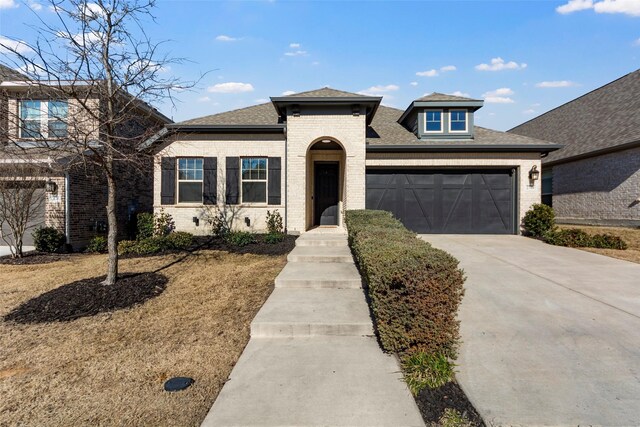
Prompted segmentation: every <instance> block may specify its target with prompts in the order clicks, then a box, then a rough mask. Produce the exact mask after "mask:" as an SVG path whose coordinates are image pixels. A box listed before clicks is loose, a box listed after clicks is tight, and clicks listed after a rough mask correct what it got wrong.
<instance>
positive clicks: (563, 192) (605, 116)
mask: <svg viewBox="0 0 640 427" xmlns="http://www.w3.org/2000/svg"><path fill="white" fill-rule="evenodd" d="M509 132H511V133H512V134H518V135H526V136H530V137H534V138H540V139H544V140H547V141H552V142H556V143H559V144H562V145H563V146H564V148H562V149H560V150H558V151H555V152H553V153H550V154H549V155H548V156H547V157H544V158H543V159H542V168H543V169H542V171H543V182H542V191H543V193H542V194H543V196H542V198H543V201H544V202H545V203H547V204H549V205H552V206H553V208H554V210H555V212H556V216H557V218H558V221H559V222H564V223H576V224H602V225H635V226H638V225H640V70H638V71H634V72H633V73H630V74H627V75H626V76H624V77H621V78H619V79H618V80H615V81H613V82H611V83H609V84H606V85H604V86H602V87H601V88H598V89H596V90H593V91H591V92H589V93H587V94H585V95H583V96H581V97H579V98H576V99H574V100H573V101H570V102H568V103H566V104H564V105H561V106H560V107H557V108H555V109H553V110H551V111H549V112H547V113H544V114H542V115H541V116H539V117H536V118H535V119H532V120H529V121H528V122H525V123H523V124H521V125H520V126H517V127H515V128H513V129H511V130H510V131H509Z"/></svg>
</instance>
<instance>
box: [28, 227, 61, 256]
mask: <svg viewBox="0 0 640 427" xmlns="http://www.w3.org/2000/svg"><path fill="white" fill-rule="evenodd" d="M31 235H32V236H33V245H34V246H35V247H36V250H37V251H38V252H56V251H57V250H59V249H60V248H62V246H63V245H64V242H65V240H66V237H65V235H64V233H63V232H61V231H59V230H58V229H57V228H55V227H39V228H38V229H36V230H35V231H34V232H33V233H32V234H31Z"/></svg>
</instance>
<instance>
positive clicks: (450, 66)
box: [440, 65, 457, 73]
mask: <svg viewBox="0 0 640 427" xmlns="http://www.w3.org/2000/svg"><path fill="white" fill-rule="evenodd" d="M455 70H457V68H456V66H455V65H445V66H444V67H440V71H442V72H443V73H446V72H447V71H455Z"/></svg>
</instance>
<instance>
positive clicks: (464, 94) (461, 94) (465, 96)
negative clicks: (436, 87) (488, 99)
mask: <svg viewBox="0 0 640 427" xmlns="http://www.w3.org/2000/svg"><path fill="white" fill-rule="evenodd" d="M449 95H453V96H461V97H463V98H469V97H471V95H469V94H468V93H466V92H461V91H459V90H457V91H455V92H451V93H450V94H449Z"/></svg>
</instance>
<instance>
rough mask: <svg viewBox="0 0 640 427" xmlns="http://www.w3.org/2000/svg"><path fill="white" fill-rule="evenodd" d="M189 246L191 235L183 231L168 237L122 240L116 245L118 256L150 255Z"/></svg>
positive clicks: (191, 243) (191, 241) (191, 242)
mask: <svg viewBox="0 0 640 427" xmlns="http://www.w3.org/2000/svg"><path fill="white" fill-rule="evenodd" d="M191 245H193V235H192V234H190V233H186V232H184V231H177V232H175V233H171V234H169V235H168V236H154V237H147V238H146V239H140V240H122V241H120V243H118V253H119V254H120V255H151V254H157V253H159V252H164V251H168V250H185V249H188V248H189V247H190V246H191Z"/></svg>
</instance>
